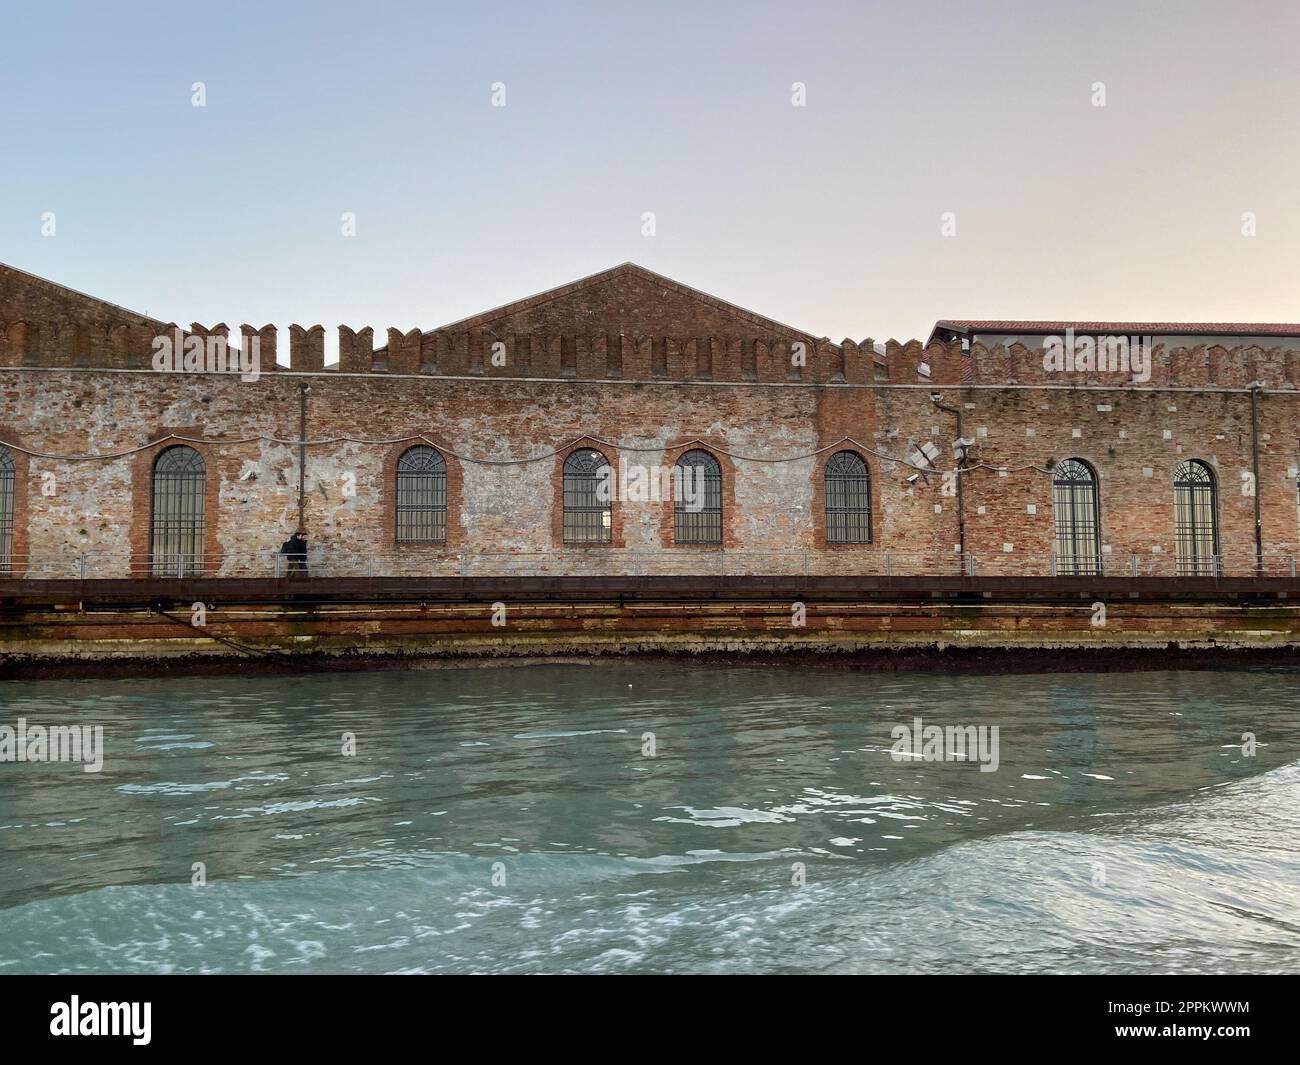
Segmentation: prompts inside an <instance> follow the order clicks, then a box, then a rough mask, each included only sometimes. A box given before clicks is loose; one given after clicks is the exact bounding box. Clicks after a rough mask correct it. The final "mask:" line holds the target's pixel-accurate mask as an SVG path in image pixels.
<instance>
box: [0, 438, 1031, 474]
mask: <svg viewBox="0 0 1300 1065" xmlns="http://www.w3.org/2000/svg"><path fill="white" fill-rule="evenodd" d="M170 441H176V442H177V443H182V444H203V445H206V446H208V447H238V446H241V445H243V444H259V443H272V444H281V445H283V446H285V447H302V446H304V445H305V446H306V447H309V448H310V447H331V446H334V445H337V444H366V445H371V446H378V447H385V446H392V445H394V444H406V443H413V442H415V441H421V442H423V443H426V444H428V445H429V446H430V447H433V448H437V449H438V450H440V451H442V452H443V453H444V454H446V455H451V456H452V457H453V458H455V459H457V460H459V461H461V462H469V463H473V464H475V465H479V466H524V465H528V464H530V463H534V462H544V461H546V460H547V459H551V458H554V457H555V456H556V455H559V454H562V453H563V452H565V451H567V450H569V449H570V448H572V447H574V446H576V445H578V444H582V443H585V442H588V441H590V442H592V443H596V444H601V445H603V446H605V447H609V448H613V449H614V450H616V451H627V452H632V453H634V454H635V453H640V452H649V451H676V450H679V449H681V448H690V447H702V448H708V449H709V450H710V451H714V452H717V453H718V454H719V455H725V456H727V458H729V459H732V460H733V461H736V462H766V463H780V462H803V461H806V460H807V459H813V458H816V457H817V456H818V455H822V454H825V453H826V452H827V451H832V450H834V449H836V448H839V447H843V446H844V445H845V444H850V445H852V446H853V447H856V448H858V449H860V450H862V451H865V452H866V453H867V454H869V455H874V456H875V457H876V458H878V459H881V460H882V461H884V462H897V463H899V464H901V465H903V466H907V467H908V468H910V469H913V470H917V471H919V472H920V473H925V474H931V473H933V474H941V475H942V474H947V473H953V474H955V475H957V476H960V475H961V474H963V473H973V472H974V471H976V470H996V471H997V472H998V473H1002V472H1003V471H1006V473H1008V474H1011V473H1019V472H1020V471H1022V470H1034V471H1036V472H1038V473H1048V474H1050V473H1051V470H1049V469H1048V468H1047V467H1045V466H1038V465H1035V464H1033V463H1029V464H1026V465H1024V466H992V465H989V464H988V463H984V462H979V463H975V464H973V465H970V466H956V467H953V469H952V470H944V469H940V468H939V467H938V466H934V465H926V466H919V465H917V464H916V463H914V462H911V461H909V460H908V459H903V458H899V457H898V456H896V455H889V454H886V453H885V452H883V451H877V450H876V449H875V448H872V447H868V446H867V445H866V444H863V443H861V442H860V441H858V440H855V439H854V438H853V437H851V436H842V437H840V439H838V440H836V441H835V442H834V443H831V444H827V445H826V446H825V447H820V448H818V449H817V450H816V451H809V452H807V453H805V454H801V455H783V456H780V457H777V458H772V457H769V456H765V455H741V454H737V453H736V452H734V451H727V450H725V449H723V448H720V447H717V446H716V445H714V444H711V443H709V442H708V441H705V440H699V439H692V440H687V441H685V442H683V443H677V444H651V445H644V446H641V445H634V444H619V443H615V442H613V441H609V440H602V439H601V438H600V437H597V436H591V435H590V434H584V435H582V436H579V437H577V438H576V439H574V440H571V441H569V442H568V443H567V444H562V445H560V446H559V447H557V448H554V449H552V450H551V451H547V452H543V453H541V454H538V455H529V456H527V457H526V458H520V459H494V458H479V457H477V456H474V455H466V454H463V453H461V452H458V451H456V450H454V449H452V448H450V447H447V446H446V445H445V444H442V443H439V442H438V441H437V440H435V439H433V438H432V437H429V436H427V435H425V434H424V433H417V434H416V435H414V436H398V437H393V438H392V439H369V438H366V437H357V436H335V437H323V438H321V439H319V440H289V439H282V438H280V437H278V436H248V437H243V438H241V439H237V440H228V439H226V438H224V437H220V438H216V439H209V438H207V437H192V436H181V435H179V434H177V433H168V434H167V435H166V436H163V437H160V438H159V439H157V440H150V441H149V442H148V443H146V444H141V445H140V446H139V447H133V448H128V449H127V450H126V451H114V452H110V453H108V454H102V455H92V454H83V455H71V454H58V453H51V452H42V451H32V450H30V449H28V448H25V447H22V446H20V445H19V444H14V443H10V442H9V441H7V440H0V447H6V448H9V449H10V450H12V451H17V452H19V453H21V454H23V455H27V456H29V457H31V458H38V459H49V460H52V461H58V462H107V461H110V460H112V459H122V458H129V457H130V456H131V455H138V454H139V453H140V452H142V451H148V450H149V449H150V448H155V447H158V446H159V445H161V444H166V443H168V442H170Z"/></svg>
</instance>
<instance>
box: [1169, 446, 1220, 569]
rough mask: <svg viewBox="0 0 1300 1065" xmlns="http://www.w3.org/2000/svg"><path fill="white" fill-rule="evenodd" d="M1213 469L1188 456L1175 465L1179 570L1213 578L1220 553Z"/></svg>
mask: <svg viewBox="0 0 1300 1065" xmlns="http://www.w3.org/2000/svg"><path fill="white" fill-rule="evenodd" d="M1216 496H1217V493H1216V491H1215V485H1214V472H1213V471H1212V470H1211V469H1210V467H1209V466H1207V465H1206V464H1205V463H1204V462H1199V461H1197V460H1196V459H1189V460H1188V461H1186V462H1180V463H1179V464H1178V465H1177V466H1176V467H1175V468H1174V547H1175V550H1176V552H1177V555H1178V573H1179V575H1180V576H1185V577H1213V576H1214V575H1215V568H1216V567H1215V562H1216V559H1217V558H1218V554H1219V518H1218V506H1217V498H1216Z"/></svg>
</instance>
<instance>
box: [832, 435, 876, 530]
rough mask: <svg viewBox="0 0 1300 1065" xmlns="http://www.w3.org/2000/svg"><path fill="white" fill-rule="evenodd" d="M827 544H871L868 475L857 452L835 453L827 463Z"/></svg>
mask: <svg viewBox="0 0 1300 1065" xmlns="http://www.w3.org/2000/svg"><path fill="white" fill-rule="evenodd" d="M826 542H827V543H828V544H869V543H871V474H870V472H869V471H868V470H867V462H866V459H864V458H863V457H862V456H861V455H859V454H858V453H857V452H856V451H837V452H836V453H835V454H834V455H832V456H831V457H830V461H828V462H827V463H826Z"/></svg>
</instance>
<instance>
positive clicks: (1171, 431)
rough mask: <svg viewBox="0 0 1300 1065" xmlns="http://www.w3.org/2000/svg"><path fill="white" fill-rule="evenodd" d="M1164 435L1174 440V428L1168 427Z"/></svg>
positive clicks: (1167, 438)
mask: <svg viewBox="0 0 1300 1065" xmlns="http://www.w3.org/2000/svg"><path fill="white" fill-rule="evenodd" d="M1164 437H1165V439H1166V440H1172V439H1173V438H1174V431H1173V430H1172V429H1166V430H1165V432H1164Z"/></svg>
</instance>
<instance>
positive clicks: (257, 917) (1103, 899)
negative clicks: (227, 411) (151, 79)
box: [0, 662, 1300, 973]
mask: <svg viewBox="0 0 1300 1065" xmlns="http://www.w3.org/2000/svg"><path fill="white" fill-rule="evenodd" d="M1298 680H1300V674H1297V673H1294V672H1287V671H1281V670H1262V671H1249V672H1247V671H1242V672H1197V673H1159V672H1156V673H1129V674H1068V675H1047V676H972V675H942V674H937V673H910V674H890V675H881V674H879V673H863V672H852V671H841V670H832V669H815V668H787V667H767V668H722V667H709V666H696V665H692V664H689V663H687V664H683V663H676V662H673V663H668V664H664V663H650V662H625V663H599V664H594V665H586V666H583V665H527V666H490V667H485V668H465V669H427V670H413V671H404V672H397V671H393V672H375V673H349V674H334V675H320V674H317V675H312V676H303V677H289V678H284V677H277V678H257V677H239V676H228V677H221V678H179V677H178V678H174V679H167V678H162V679H155V680H118V681H57V682H42V683H34V682H30V683H29V682H4V683H0V725H8V726H11V727H15V726H16V725H17V722H18V719H19V718H22V719H24V720H25V722H26V723H27V727H28V728H29V729H30V728H31V726H32V725H35V724H39V725H44V726H49V725H60V724H68V725H73V724H75V725H89V726H96V725H98V726H102V727H103V730H104V731H103V737H104V740H103V742H104V763H103V768H102V770H101V771H100V772H98V773H86V772H84V771H83V769H82V767H81V766H80V765H76V764H68V763H62V764H51V763H15V762H0V973H29V972H57V973H93V972H177V973H201V972H208V973H216V972H398V973H423V972H601V973H606V972H609V973H618V972H889V973H949V972H958V973H965V972H1026V971H1029V972H1295V971H1300V715H1298V714H1297V692H1300V684H1297V681H1298ZM917 718H920V719H921V720H922V735H924V729H925V728H926V727H927V726H931V725H939V726H974V727H976V728H977V729H978V728H981V727H983V728H985V729H987V730H989V731H986V732H984V733H983V736H984V738H985V739H986V741H987V743H986V747H985V749H984V750H983V754H985V755H991V754H992V748H991V744H992V741H993V737H994V733H993V732H992V731H991V730H992V729H993V728H994V727H996V728H997V733H996V743H997V746H996V754H997V758H996V770H995V771H981V770H982V768H991V767H992V765H993V759H992V758H991V757H985V758H984V759H983V763H982V764H981V761H980V759H979V754H980V753H981V752H980V750H979V749H978V748H976V749H975V750H974V753H975V755H976V756H975V757H972V756H971V752H969V751H968V752H967V755H966V757H964V758H962V757H955V755H956V754H960V753H961V752H960V751H957V750H955V749H954V747H953V746H952V745H951V744H950V743H948V741H947V739H945V743H946V744H948V745H947V746H943V747H939V748H931V749H930V751H929V754H930V755H931V757H930V758H927V757H926V751H925V750H924V749H923V748H921V747H920V746H919V745H918V747H916V748H913V747H912V746H911V745H910V741H906V740H904V741H899V742H897V743H896V741H898V737H899V734H898V733H896V732H894V731H893V730H894V729H895V728H896V727H907V728H909V729H912V728H914V727H915V722H916V719H917ZM1243 737H1247V739H1245V740H1243ZM1249 737H1253V743H1254V746H1253V753H1247V751H1245V750H1243V746H1245V747H1246V748H1247V749H1250V747H1251V740H1250V738H1249ZM353 746H354V749H355V753H344V751H345V748H348V749H351V748H352V747H353ZM895 748H897V749H895ZM936 753H938V754H941V755H943V756H945V757H947V756H950V755H951V756H954V757H952V758H951V760H936V759H935V758H934V757H933V756H934V755H935V754H936ZM198 879H206V884H204V885H199V886H196V885H195V883H194V881H195V880H198Z"/></svg>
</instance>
